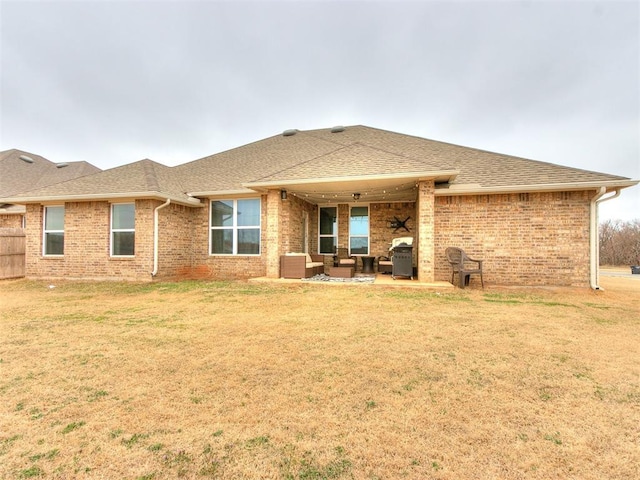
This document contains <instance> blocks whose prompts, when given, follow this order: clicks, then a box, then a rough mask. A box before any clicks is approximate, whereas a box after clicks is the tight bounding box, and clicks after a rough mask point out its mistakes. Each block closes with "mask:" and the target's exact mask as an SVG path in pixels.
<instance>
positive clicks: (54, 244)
mask: <svg viewBox="0 0 640 480" xmlns="http://www.w3.org/2000/svg"><path fill="white" fill-rule="evenodd" d="M43 243H44V254H45V255H63V254H64V207H44V242H43Z"/></svg>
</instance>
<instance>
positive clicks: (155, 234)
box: [151, 198, 171, 277]
mask: <svg viewBox="0 0 640 480" xmlns="http://www.w3.org/2000/svg"><path fill="white" fill-rule="evenodd" d="M170 203H171V199H169V198H167V201H166V202H164V203H163V204H162V205H159V206H158V207H156V208H154V209H153V272H151V276H152V277H155V276H156V275H157V274H158V230H159V226H158V217H159V216H160V215H159V213H158V212H159V211H160V210H162V209H163V208H164V207H168V206H169V204H170Z"/></svg>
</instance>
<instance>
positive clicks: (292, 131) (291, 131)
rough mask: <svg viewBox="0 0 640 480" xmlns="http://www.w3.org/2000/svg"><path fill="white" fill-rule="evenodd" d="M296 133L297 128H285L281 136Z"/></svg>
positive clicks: (290, 135) (289, 135) (291, 135)
mask: <svg viewBox="0 0 640 480" xmlns="http://www.w3.org/2000/svg"><path fill="white" fill-rule="evenodd" d="M296 133H298V129H297V128H292V129H290V130H285V131H284V132H282V136H283V137H293V136H294V135H295V134H296Z"/></svg>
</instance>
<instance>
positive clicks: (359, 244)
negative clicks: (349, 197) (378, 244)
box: [349, 205, 369, 255]
mask: <svg viewBox="0 0 640 480" xmlns="http://www.w3.org/2000/svg"><path fill="white" fill-rule="evenodd" d="M349 255H369V207H368V206H362V205H358V206H352V207H351V211H350V213H349Z"/></svg>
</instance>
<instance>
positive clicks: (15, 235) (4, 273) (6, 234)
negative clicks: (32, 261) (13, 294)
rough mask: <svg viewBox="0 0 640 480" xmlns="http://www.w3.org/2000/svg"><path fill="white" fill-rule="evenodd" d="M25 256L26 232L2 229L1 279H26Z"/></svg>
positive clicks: (0, 244)
mask: <svg viewBox="0 0 640 480" xmlns="http://www.w3.org/2000/svg"><path fill="white" fill-rule="evenodd" d="M24 254H25V236H24V230H23V229H22V228H0V279H3V278H19V277H24Z"/></svg>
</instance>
